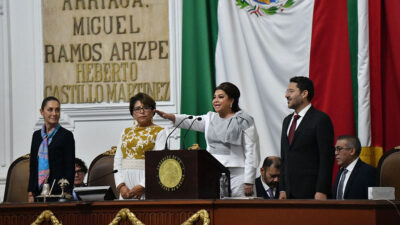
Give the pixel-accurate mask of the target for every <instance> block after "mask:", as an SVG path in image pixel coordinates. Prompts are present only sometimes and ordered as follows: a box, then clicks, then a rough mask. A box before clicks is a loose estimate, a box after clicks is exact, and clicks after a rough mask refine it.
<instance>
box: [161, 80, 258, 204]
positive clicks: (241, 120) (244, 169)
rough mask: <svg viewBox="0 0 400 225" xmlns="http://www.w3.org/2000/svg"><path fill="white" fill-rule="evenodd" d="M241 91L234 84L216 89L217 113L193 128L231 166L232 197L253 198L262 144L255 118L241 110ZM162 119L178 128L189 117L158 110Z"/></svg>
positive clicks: (221, 160) (226, 83) (203, 119)
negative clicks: (259, 139)
mask: <svg viewBox="0 0 400 225" xmlns="http://www.w3.org/2000/svg"><path fill="white" fill-rule="evenodd" d="M239 97H240V91H239V89H238V88H237V87H236V86H235V85H234V84H232V83H229V82H224V83H221V84H220V85H219V86H217V87H216V88H215V89H214V97H213V100H212V104H213V107H214V110H215V112H208V113H207V114H205V115H202V116H200V117H202V120H201V121H197V122H195V123H193V126H192V129H193V130H196V131H201V132H204V133H205V137H206V142H207V151H208V152H210V153H211V154H212V155H213V156H214V157H215V158H216V159H217V160H218V161H219V162H221V164H223V165H224V166H225V167H227V168H228V169H229V171H230V175H231V176H230V177H231V192H232V197H242V196H252V195H253V193H254V187H253V186H254V180H255V177H256V169H257V167H258V164H259V158H260V156H259V154H260V151H259V141H258V134H257V130H256V127H255V124H254V119H253V117H251V116H250V115H248V114H247V113H245V112H243V111H242V110H241V109H240V108H239ZM156 113H158V114H159V115H160V116H161V117H162V118H164V119H168V120H171V121H172V122H174V125H175V126H177V125H178V124H179V123H181V122H182V120H184V119H185V118H187V117H188V115H178V114H170V113H165V112H162V111H158V110H156ZM194 119H197V118H193V119H186V120H184V121H183V122H182V123H181V124H180V125H179V127H181V128H185V129H187V128H189V126H190V124H191V123H192V121H193V120H194Z"/></svg>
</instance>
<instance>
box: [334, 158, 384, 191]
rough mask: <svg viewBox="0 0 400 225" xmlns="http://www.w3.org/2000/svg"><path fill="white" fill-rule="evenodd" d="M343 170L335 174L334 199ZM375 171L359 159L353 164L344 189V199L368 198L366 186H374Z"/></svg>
mask: <svg viewBox="0 0 400 225" xmlns="http://www.w3.org/2000/svg"><path fill="white" fill-rule="evenodd" d="M342 172H343V170H339V172H338V173H337V174H336V178H335V184H334V185H333V191H332V197H333V198H334V199H336V194H337V186H338V184H339V180H340V176H341V174H342ZM376 175H377V171H376V169H375V167H373V166H370V165H368V164H366V163H364V162H363V161H361V159H359V160H358V161H357V163H356V165H355V166H354V169H353V171H352V172H351V174H350V177H349V180H348V181H347V184H346V188H345V190H344V195H343V197H344V199H368V187H375V186H376V184H377V182H376Z"/></svg>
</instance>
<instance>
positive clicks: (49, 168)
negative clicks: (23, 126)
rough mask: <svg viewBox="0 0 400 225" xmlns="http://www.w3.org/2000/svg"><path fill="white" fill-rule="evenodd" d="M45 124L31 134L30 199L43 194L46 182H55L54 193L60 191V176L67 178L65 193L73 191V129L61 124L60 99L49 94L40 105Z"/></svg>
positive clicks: (32, 199) (31, 200)
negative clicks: (67, 128) (69, 129)
mask: <svg viewBox="0 0 400 225" xmlns="http://www.w3.org/2000/svg"><path fill="white" fill-rule="evenodd" d="M40 113H41V114H42V116H43V119H44V124H43V127H42V129H40V130H37V131H35V132H34V133H33V136H32V145H31V155H30V164H29V185H28V201H29V202H33V201H34V196H37V195H40V193H41V190H42V186H43V184H44V183H49V184H50V185H52V183H53V181H54V180H55V185H54V188H53V191H52V194H60V193H61V188H60V186H59V185H58V184H57V183H58V181H59V180H60V179H61V178H65V179H67V180H68V182H69V185H68V186H67V187H66V188H65V192H66V193H67V194H68V193H69V194H70V193H71V192H72V187H73V184H74V175H75V168H74V165H75V164H74V160H75V140H74V136H73V134H72V132H71V131H68V130H66V129H65V128H63V127H61V126H60V124H59V120H60V101H59V100H58V99H57V98H56V97H52V96H50V97H47V98H45V99H44V100H43V102H42V106H41V108H40Z"/></svg>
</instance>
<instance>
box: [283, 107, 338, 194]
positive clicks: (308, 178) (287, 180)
mask: <svg viewBox="0 0 400 225" xmlns="http://www.w3.org/2000/svg"><path fill="white" fill-rule="evenodd" d="M292 116H293V114H290V115H289V116H287V117H286V118H285V119H284V120H283V125H282V134H281V158H282V165H283V166H282V167H281V175H280V176H281V179H280V189H281V191H286V195H287V197H288V198H297V199H312V198H314V195H315V193H316V192H322V193H325V194H327V195H328V197H330V193H331V187H332V170H333V161H334V148H333V139H334V132H333V125H332V122H331V119H330V118H329V116H328V115H327V114H325V113H323V112H321V111H319V110H317V109H315V108H314V107H313V106H311V108H310V109H309V110H308V111H307V113H306V114H305V115H304V118H303V119H302V121H301V123H300V124H299V125H298V127H297V129H296V132H295V133H294V137H293V141H292V144H291V145H289V138H288V136H287V131H288V127H289V123H290V120H291V118H292Z"/></svg>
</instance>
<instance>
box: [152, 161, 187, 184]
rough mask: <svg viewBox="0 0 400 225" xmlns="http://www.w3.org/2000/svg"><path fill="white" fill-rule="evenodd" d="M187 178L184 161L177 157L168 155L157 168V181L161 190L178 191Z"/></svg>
mask: <svg viewBox="0 0 400 225" xmlns="http://www.w3.org/2000/svg"><path fill="white" fill-rule="evenodd" d="M184 178H185V167H184V165H183V162H182V160H181V159H180V158H179V157H177V156H176V155H167V156H165V157H164V158H162V159H161V160H160V162H159V164H158V166H157V180H158V183H159V184H160V186H161V188H163V189H164V190H166V191H176V190H178V189H179V187H180V186H181V185H182V183H183V181H184Z"/></svg>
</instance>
